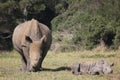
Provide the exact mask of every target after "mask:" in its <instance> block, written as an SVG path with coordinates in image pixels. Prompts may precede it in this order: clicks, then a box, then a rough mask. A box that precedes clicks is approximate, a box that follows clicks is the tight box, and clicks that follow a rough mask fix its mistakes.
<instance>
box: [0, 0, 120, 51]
mask: <svg viewBox="0 0 120 80" xmlns="http://www.w3.org/2000/svg"><path fill="white" fill-rule="evenodd" d="M31 18H35V19H37V20H39V21H40V22H42V23H44V24H46V25H48V26H49V28H50V29H52V31H53V45H54V46H55V44H56V43H58V44H59V49H60V51H73V50H78V49H93V48H95V47H97V46H98V45H102V44H103V45H105V46H106V47H108V48H112V49H116V48H118V47H119V46H120V1H119V0H50V1H48V0H34V1H33V0H0V34H2V33H3V32H1V31H2V29H3V27H7V28H6V29H7V30H10V32H13V30H14V28H15V26H16V25H18V24H20V23H21V22H24V21H26V20H30V19H31ZM51 24H52V26H51ZM0 37H1V35H0ZM0 39H1V38H0ZM6 41H7V40H2V39H1V41H0V46H3V47H4V44H3V43H5V44H6V43H7V42H6ZM10 41H11V40H10ZM10 43H11V42H10ZM7 44H8V43H7ZM10 46H11V44H10Z"/></svg>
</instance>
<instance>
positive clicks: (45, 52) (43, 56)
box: [39, 49, 48, 70]
mask: <svg viewBox="0 0 120 80" xmlns="http://www.w3.org/2000/svg"><path fill="white" fill-rule="evenodd" d="M47 52H48V49H44V50H43V53H42V54H41V56H42V57H41V60H40V65H39V68H40V70H42V62H43V60H44V58H45V56H46V54H47Z"/></svg>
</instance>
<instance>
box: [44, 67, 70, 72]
mask: <svg viewBox="0 0 120 80" xmlns="http://www.w3.org/2000/svg"><path fill="white" fill-rule="evenodd" d="M65 70H67V71H70V70H71V68H70V67H66V66H62V67H58V68H56V69H50V68H43V70H42V71H53V72H56V71H65Z"/></svg>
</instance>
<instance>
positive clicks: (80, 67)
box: [71, 60, 114, 75]
mask: <svg viewBox="0 0 120 80" xmlns="http://www.w3.org/2000/svg"><path fill="white" fill-rule="evenodd" d="M113 65H114V63H111V64H109V63H108V62H107V61H105V60H100V61H96V62H81V63H74V64H73V65H72V67H71V70H72V73H73V74H75V75H82V74H90V75H101V74H109V73H112V72H113V70H112V68H111V67H112V66H113Z"/></svg>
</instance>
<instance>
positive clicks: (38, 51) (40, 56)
mask: <svg viewBox="0 0 120 80" xmlns="http://www.w3.org/2000/svg"><path fill="white" fill-rule="evenodd" d="M12 42H13V46H14V48H15V50H16V51H17V52H19V54H20V56H21V61H22V68H21V70H22V71H39V70H41V69H42V62H43V60H44V58H45V56H46V54H47V52H48V50H49V48H50V46H51V42H52V35H51V30H50V29H49V28H48V27H47V26H46V25H44V24H42V23H39V22H38V21H37V20H35V19H32V20H29V21H26V22H24V23H22V24H19V25H18V26H17V27H16V28H15V29H14V32H13V37H12Z"/></svg>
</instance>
